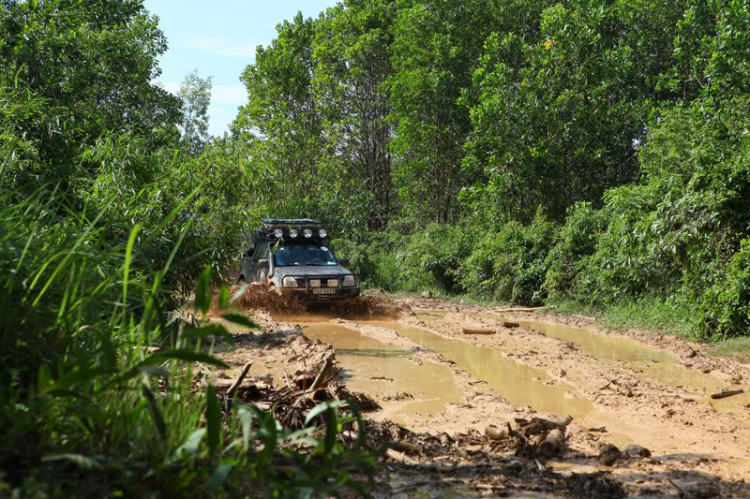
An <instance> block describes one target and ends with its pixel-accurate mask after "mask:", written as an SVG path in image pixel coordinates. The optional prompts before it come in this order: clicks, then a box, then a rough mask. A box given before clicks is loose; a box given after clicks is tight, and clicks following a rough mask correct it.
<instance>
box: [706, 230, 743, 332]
mask: <svg viewBox="0 0 750 499" xmlns="http://www.w3.org/2000/svg"><path fill="white" fill-rule="evenodd" d="M701 311H702V312H703V331H702V336H703V338H704V339H712V340H719V339H721V340H724V339H727V338H732V337H736V336H748V331H750V239H744V240H743V241H742V247H741V249H740V251H738V252H737V253H735V255H734V257H733V258H732V262H731V263H730V264H729V266H728V267H727V268H726V269H725V271H724V277H723V278H721V279H719V280H718V282H716V284H714V285H713V286H712V287H710V288H709V289H707V290H706V292H705V293H704V294H703V302H702V304H701Z"/></svg>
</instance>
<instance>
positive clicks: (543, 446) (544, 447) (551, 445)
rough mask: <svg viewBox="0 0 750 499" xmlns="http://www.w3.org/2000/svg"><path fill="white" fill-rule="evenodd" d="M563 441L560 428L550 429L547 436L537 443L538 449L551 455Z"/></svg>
mask: <svg viewBox="0 0 750 499" xmlns="http://www.w3.org/2000/svg"><path fill="white" fill-rule="evenodd" d="M564 442H565V434H564V433H563V432H562V431H560V430H552V431H551V432H550V434H549V435H547V438H545V439H544V441H543V442H541V443H540V444H539V450H540V451H541V452H542V454H544V455H547V456H551V455H552V454H555V453H557V451H558V450H560V447H562V444H563V443H564Z"/></svg>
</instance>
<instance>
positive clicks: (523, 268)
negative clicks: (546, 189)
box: [461, 214, 557, 305]
mask: <svg viewBox="0 0 750 499" xmlns="http://www.w3.org/2000/svg"><path fill="white" fill-rule="evenodd" d="M556 231H557V226H556V225H555V224H553V223H551V222H549V221H547V220H546V218H545V217H544V216H543V215H541V214H537V216H536V217H535V218H534V222H533V223H532V224H531V225H529V226H527V227H524V226H523V225H521V224H519V223H518V222H508V223H506V224H505V225H504V226H503V228H502V230H501V231H500V232H499V233H497V234H496V233H494V232H491V233H488V234H486V235H485V236H484V238H482V240H481V241H480V242H479V244H478V245H477V247H476V248H475V249H474V251H473V252H472V254H471V256H470V257H469V258H468V259H466V261H465V262H464V264H463V266H462V268H461V275H462V280H461V282H462V285H463V287H464V288H465V289H467V290H468V291H469V292H470V293H472V294H476V295H491V296H492V297H493V298H495V299H497V300H503V301H510V302H513V303H518V304H522V305H538V304H541V303H542V302H543V301H544V298H545V296H546V295H545V291H544V290H543V289H542V284H543V283H544V278H545V275H546V273H547V267H548V264H547V255H548V253H549V252H550V249H551V248H552V245H553V243H554V238H555V234H556Z"/></svg>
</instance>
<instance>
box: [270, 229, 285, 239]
mask: <svg viewBox="0 0 750 499" xmlns="http://www.w3.org/2000/svg"><path fill="white" fill-rule="evenodd" d="M273 235H274V236H276V237H281V236H283V235H284V231H283V230H281V229H276V230H275V231H273Z"/></svg>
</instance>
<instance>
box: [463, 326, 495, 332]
mask: <svg viewBox="0 0 750 499" xmlns="http://www.w3.org/2000/svg"><path fill="white" fill-rule="evenodd" d="M495 332H496V331H495V330H494V329H471V328H468V327H465V328H463V333H464V334H495Z"/></svg>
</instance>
